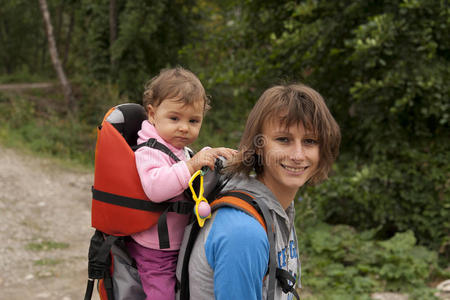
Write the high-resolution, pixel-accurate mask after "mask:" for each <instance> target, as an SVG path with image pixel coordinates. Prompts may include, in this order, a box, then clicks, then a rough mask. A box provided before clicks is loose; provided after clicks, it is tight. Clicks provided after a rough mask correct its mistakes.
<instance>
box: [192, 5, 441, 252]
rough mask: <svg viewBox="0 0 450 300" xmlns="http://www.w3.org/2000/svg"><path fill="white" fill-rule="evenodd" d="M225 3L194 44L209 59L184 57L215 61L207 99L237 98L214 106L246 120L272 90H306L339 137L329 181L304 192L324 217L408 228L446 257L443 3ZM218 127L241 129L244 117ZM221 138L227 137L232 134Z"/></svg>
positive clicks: (207, 70) (383, 228)
mask: <svg viewBox="0 0 450 300" xmlns="http://www.w3.org/2000/svg"><path fill="white" fill-rule="evenodd" d="M207 2H208V3H213V4H215V5H216V6H220V5H223V4H218V3H219V2H217V1H207ZM225 3H227V4H228V5H229V6H230V7H234V10H231V11H232V12H234V14H230V13H229V12H230V10H228V11H223V10H219V12H218V13H216V14H215V15H214V14H209V15H208V14H207V13H206V12H207V9H209V7H208V6H205V17H204V20H205V22H206V25H205V26H209V25H210V24H214V22H216V23H217V22H219V21H220V22H219V26H220V28H221V29H220V30H219V33H218V34H211V35H206V37H205V38H204V39H203V40H201V43H202V45H203V49H208V50H207V51H204V52H202V51H201V49H202V48H201V47H197V45H198V44H197V43H196V44H194V43H193V44H192V45H190V47H189V48H186V50H185V52H186V55H187V56H188V57H190V58H191V59H195V57H200V58H201V59H205V61H207V57H208V56H207V55H208V53H213V56H214V63H212V64H211V63H210V64H209V65H204V69H203V72H204V77H205V78H207V79H208V82H210V86H209V87H210V90H214V89H215V87H217V86H219V87H220V86H224V83H228V87H227V88H228V89H229V90H233V91H236V92H235V93H233V94H232V95H231V97H232V98H233V99H232V100H230V99H229V98H231V97H230V95H226V96H228V97H227V98H220V97H221V96H222V95H221V94H217V95H216V98H215V103H217V102H218V103H222V102H223V103H228V104H229V106H230V107H233V106H234V107H239V108H240V109H242V108H244V110H245V108H247V107H248V106H243V105H242V104H241V103H249V102H250V103H251V101H255V99H257V97H258V96H259V94H260V92H261V90H263V89H265V88H267V87H268V86H270V85H272V84H276V83H277V82H280V81H281V82H283V81H287V82H291V81H302V82H304V83H307V84H309V85H311V86H313V87H314V88H315V89H317V90H318V91H320V92H321V93H322V94H323V96H324V97H325V99H326V101H327V103H328V105H329V107H330V108H331V110H332V112H333V114H334V115H335V117H336V118H337V120H338V123H339V124H340V126H341V128H342V132H343V141H342V147H341V155H340V157H339V160H338V163H337V165H336V169H335V174H334V176H333V177H332V178H331V180H329V181H327V182H326V183H324V184H323V185H321V186H319V187H317V188H310V189H307V190H306V191H305V193H306V194H305V197H307V198H308V197H309V199H311V201H312V203H314V205H315V207H316V210H317V211H316V212H317V213H319V215H320V218H321V219H323V220H325V221H328V222H331V223H347V224H350V225H354V226H356V227H358V228H359V229H365V228H379V229H378V233H379V237H382V238H389V237H391V236H392V235H393V234H395V233H396V232H399V231H405V230H407V229H413V230H414V233H415V235H416V236H417V237H418V240H419V242H420V243H422V244H426V245H428V246H431V247H434V248H435V249H436V248H438V247H444V248H445V247H446V246H445V245H448V243H449V240H448V236H449V233H450V223H449V222H448V219H449V217H450V212H449V211H450V210H449V209H448V208H449V207H450V196H449V182H448V178H449V174H450V166H449V164H448V158H446V153H449V151H450V138H449V135H448V132H449V121H450V112H449V109H450V100H449V95H450V86H449V85H448V84H446V83H447V82H449V81H450V57H449V55H448V53H450V44H449V40H448V38H447V37H448V36H449V30H450V18H449V10H450V8H449V7H448V5H446V1H442V0H433V1H421V0H414V1H406V0H405V1H400V0H395V1H377V2H374V1H353V0H337V1H292V0H285V1H262V0H250V1H245V2H242V1H233V0H229V1H225ZM213 7H214V6H213ZM218 20H219V21H218ZM221 20H222V21H221ZM199 49H200V50H199ZM202 53H203V54H204V55H198V54H202ZM217 96H218V97H219V99H218V98H217ZM249 99H250V101H249ZM230 101H232V103H234V105H232V104H230ZM213 104H214V103H213ZM250 106H251V105H250ZM228 111H230V110H228ZM215 113H216V112H214V111H213V112H212V114H215ZM234 113H236V111H235V112H234ZM226 117H227V120H233V119H234V120H236V119H242V118H243V117H245V113H241V114H239V115H238V117H233V116H226ZM222 119H223V118H222ZM222 125H223V124H222ZM222 128H223V127H222ZM225 128H226V131H228V132H232V131H231V130H228V129H229V128H232V126H231V125H230V126H229V127H225ZM443 207H444V208H445V209H443ZM378 226H380V227H378ZM446 249H447V250H446V251H447V253H448V252H449V250H450V247H448V246H447V248H446ZM444 252H445V251H444Z"/></svg>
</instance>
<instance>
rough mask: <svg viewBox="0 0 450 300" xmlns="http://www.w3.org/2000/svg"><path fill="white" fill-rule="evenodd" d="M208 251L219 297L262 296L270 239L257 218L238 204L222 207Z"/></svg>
mask: <svg viewBox="0 0 450 300" xmlns="http://www.w3.org/2000/svg"><path fill="white" fill-rule="evenodd" d="M205 253H206V258H207V260H208V264H209V265H210V266H211V268H212V269H213V270H214V295H215V298H216V299H218V300H224V299H246V300H251V299H255V300H256V299H257V300H259V299H262V284H263V278H264V276H265V274H266V272H267V267H268V263H269V240H268V238H267V233H266V232H265V230H264V228H263V227H262V226H261V224H260V223H258V221H257V220H255V218H253V217H252V216H249V215H248V214H246V213H245V212H243V211H240V210H238V209H235V208H231V207H224V208H221V209H220V210H219V211H218V212H217V215H216V216H215V219H214V223H213V224H212V227H211V230H210V232H209V234H208V238H207V240H206V243H205Z"/></svg>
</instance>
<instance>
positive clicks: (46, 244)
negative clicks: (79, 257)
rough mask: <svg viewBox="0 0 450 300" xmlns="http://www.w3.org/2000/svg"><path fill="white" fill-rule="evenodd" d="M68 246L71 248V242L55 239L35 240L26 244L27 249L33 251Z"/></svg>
mask: <svg viewBox="0 0 450 300" xmlns="http://www.w3.org/2000/svg"><path fill="white" fill-rule="evenodd" d="M66 248H69V244H67V243H61V242H55V241H42V242H34V243H28V244H27V245H26V249H27V250H31V251H50V250H56V249H66Z"/></svg>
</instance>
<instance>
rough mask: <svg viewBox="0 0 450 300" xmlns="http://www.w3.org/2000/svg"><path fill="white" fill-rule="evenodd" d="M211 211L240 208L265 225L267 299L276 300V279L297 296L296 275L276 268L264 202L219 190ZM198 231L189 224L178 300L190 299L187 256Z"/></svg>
mask: <svg viewBox="0 0 450 300" xmlns="http://www.w3.org/2000/svg"><path fill="white" fill-rule="evenodd" d="M210 205H211V209H212V211H215V210H217V209H219V208H221V207H233V208H236V209H239V210H241V211H243V212H245V213H247V214H248V215H250V216H252V217H254V218H255V219H256V220H257V221H258V222H259V223H260V224H261V226H262V227H263V228H264V230H265V231H266V233H267V237H268V239H269V245H270V250H269V268H268V274H267V275H269V282H268V295H267V299H269V300H273V299H275V283H276V280H278V282H279V283H280V285H281V287H282V290H283V292H285V293H288V292H291V293H293V294H294V296H295V297H296V298H297V299H300V298H299V296H298V293H297V291H296V290H295V278H294V277H293V276H292V275H291V274H290V273H289V272H287V271H285V270H283V269H279V268H277V263H276V255H275V232H274V227H273V221H272V216H271V214H270V212H269V209H268V207H267V206H266V205H259V204H257V203H256V201H255V200H254V197H253V196H252V195H250V194H248V193H246V192H243V191H238V190H235V191H228V192H226V193H222V194H220V195H219V197H218V198H217V199H215V200H213V201H212V202H211V203H210ZM199 232H200V227H199V226H198V224H197V223H196V222H195V223H194V224H193V225H192V229H191V233H190V235H189V239H188V242H187V245H186V249H185V254H184V259H183V265H182V271H181V278H180V282H177V284H178V286H177V288H178V289H179V290H180V300H188V299H189V298H190V292H189V273H188V272H189V258H190V256H191V253H192V249H193V247H194V243H195V240H196V238H197V236H198V233H199Z"/></svg>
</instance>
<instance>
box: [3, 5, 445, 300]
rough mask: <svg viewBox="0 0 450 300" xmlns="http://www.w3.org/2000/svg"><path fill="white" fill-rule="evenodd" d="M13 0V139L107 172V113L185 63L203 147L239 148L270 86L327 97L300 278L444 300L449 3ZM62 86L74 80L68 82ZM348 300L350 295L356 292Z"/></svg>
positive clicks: (304, 199)
mask: <svg viewBox="0 0 450 300" xmlns="http://www.w3.org/2000/svg"><path fill="white" fill-rule="evenodd" d="M47 4H48V10H49V12H50V17H51V23H52V25H53V36H54V39H55V45H56V48H57V49H58V58H59V62H60V64H61V67H62V70H63V71H64V73H65V75H66V76H67V79H68V83H69V85H70V93H71V95H70V96H69V97H68V95H67V93H65V92H64V90H65V89H64V88H62V86H61V85H60V81H58V77H57V76H56V74H57V73H56V72H55V68H54V64H52V59H51V55H50V54H51V50H49V46H48V39H47V34H46V27H45V24H44V22H43V18H42V13H41V10H40V7H39V2H38V1H26V0H0V84H9V83H24V82H26V83H30V82H50V83H53V84H54V86H53V87H51V88H47V89H30V90H26V91H22V92H20V93H11V92H6V91H3V92H2V91H0V113H1V116H2V117H1V122H0V141H1V142H2V144H5V145H8V146H11V147H17V148H24V147H25V148H27V149H31V150H32V151H35V152H36V153H38V152H39V153H46V154H47V155H52V156H56V157H59V158H62V159H65V160H70V161H75V162H76V163H78V164H82V165H84V166H85V167H86V168H93V161H94V160H93V153H94V148H95V139H96V127H97V125H99V122H100V121H101V119H102V116H103V115H104V113H105V112H106V111H107V110H108V109H109V108H110V107H112V106H114V105H117V104H120V103H124V102H136V103H140V102H141V98H142V97H141V95H142V92H143V88H144V84H145V83H146V82H147V81H148V80H149V79H150V78H152V77H153V76H155V75H157V74H158V72H159V70H160V69H161V68H165V67H173V66H177V65H181V66H183V67H185V68H188V69H190V70H192V71H193V72H194V73H195V74H197V75H198V76H199V78H200V80H201V81H202V83H203V84H204V86H205V88H206V90H207V93H208V94H209V95H210V96H211V101H212V107H213V108H212V110H211V111H210V112H208V115H207V117H206V120H205V122H204V125H203V128H202V132H201V137H200V139H199V140H198V142H196V144H195V145H194V149H195V148H196V149H198V148H199V147H200V146H201V145H210V146H228V147H233V148H235V147H237V144H238V141H239V138H240V135H241V132H242V129H243V126H244V123H245V120H246V116H247V114H248V112H249V110H250V109H251V107H252V106H253V104H254V103H255V102H256V100H257V99H258V97H259V96H260V95H261V93H262V91H264V90H265V89H266V88H268V87H270V86H272V85H274V84H277V83H286V82H303V83H305V84H308V85H310V86H312V87H313V88H315V89H316V90H318V91H319V92H320V93H321V94H322V95H323V96H324V98H325V99H326V102H327V104H328V106H329V108H330V110H331V111H332V113H333V115H334V116H335V118H336V119H337V121H338V123H339V125H340V127H341V130H342V136H343V139H342V143H341V148H340V156H339V158H338V160H337V163H336V164H335V166H334V168H333V172H332V174H331V176H330V179H329V180H328V181H326V182H324V183H323V184H320V185H318V186H315V187H305V188H303V189H302V190H301V191H300V192H299V195H298V201H297V203H296V206H297V217H296V226H297V230H298V232H299V233H300V240H299V251H300V253H301V258H302V273H303V277H302V285H303V286H304V290H305V291H306V292H308V293H310V294H312V295H314V296H311V297H315V298H314V299H370V294H371V293H373V292H376V291H397V292H404V293H407V294H409V296H410V298H411V299H432V298H433V297H434V296H433V295H434V290H433V289H432V288H433V287H435V285H436V283H437V282H439V281H440V280H443V279H445V278H448V277H449V272H450V271H449V257H450V196H449V187H450V164H449V158H450V156H449V153H450V134H449V121H450V112H449V106H450V101H449V100H450V99H449V95H450V85H449V82H450V38H449V37H450V7H449V5H448V3H447V1H444V0H384V1H383V0H380V1H363V0H352V1H350V0H335V1H321V0H305V1H291V0H277V1H273V0H246V1H237V0H198V1H194V0H160V1H125V0H98V1H90V0H47ZM59 78H60V77H59ZM349 297H350V298H349Z"/></svg>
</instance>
